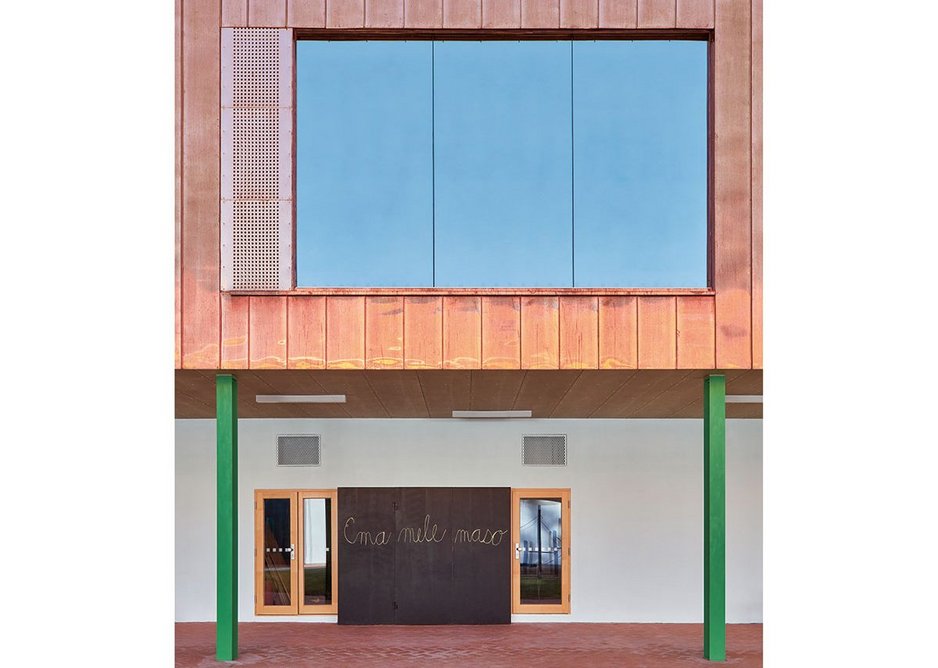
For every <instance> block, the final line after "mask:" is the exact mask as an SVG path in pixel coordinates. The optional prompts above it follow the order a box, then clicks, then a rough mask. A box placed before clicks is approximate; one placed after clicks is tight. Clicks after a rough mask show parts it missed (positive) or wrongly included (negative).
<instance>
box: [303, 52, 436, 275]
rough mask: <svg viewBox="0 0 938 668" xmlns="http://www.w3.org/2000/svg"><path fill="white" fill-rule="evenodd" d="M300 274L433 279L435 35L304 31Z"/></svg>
mask: <svg viewBox="0 0 938 668" xmlns="http://www.w3.org/2000/svg"><path fill="white" fill-rule="evenodd" d="M296 58H297V69H296V76H297V101H296V117H297V121H296V123H297V165H296V177H297V232H296V235H297V251H296V266H297V284H298V285H300V286H427V285H430V284H431V281H432V271H433V208H432V207H433V172H432V164H433V159H432V99H431V91H432V86H431V79H432V70H431V44H430V43H429V42H393V41H381V42H354V41H348V42H323V41H300V42H298V43H297V45H296Z"/></svg>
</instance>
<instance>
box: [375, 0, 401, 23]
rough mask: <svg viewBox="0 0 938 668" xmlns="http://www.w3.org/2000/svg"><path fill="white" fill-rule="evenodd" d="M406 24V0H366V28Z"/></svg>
mask: <svg viewBox="0 0 938 668" xmlns="http://www.w3.org/2000/svg"><path fill="white" fill-rule="evenodd" d="M403 26H404V0H365V27H366V28H401V27H403Z"/></svg>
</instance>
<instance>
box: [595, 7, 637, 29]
mask: <svg viewBox="0 0 938 668" xmlns="http://www.w3.org/2000/svg"><path fill="white" fill-rule="evenodd" d="M637 22H638V0H599V27H600V28H634V27H635V26H636V25H637Z"/></svg>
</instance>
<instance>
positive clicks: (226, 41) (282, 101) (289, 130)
mask: <svg viewBox="0 0 938 668" xmlns="http://www.w3.org/2000/svg"><path fill="white" fill-rule="evenodd" d="M292 152H293V33H292V31H291V30H284V29H278V28H223V29H222V109H221V159H222V165H221V176H222V183H221V215H222V220H221V232H222V238H221V248H222V258H221V259H222V289H223V290H288V289H290V288H292V287H293V157H292Z"/></svg>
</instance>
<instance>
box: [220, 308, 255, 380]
mask: <svg viewBox="0 0 938 668" xmlns="http://www.w3.org/2000/svg"><path fill="white" fill-rule="evenodd" d="M249 300H250V297H232V296H231V295H228V294H222V296H221V368H222V369H247V368H248V321H249V320H250V312H249Z"/></svg>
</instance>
